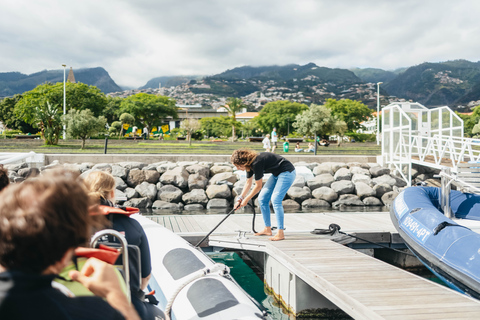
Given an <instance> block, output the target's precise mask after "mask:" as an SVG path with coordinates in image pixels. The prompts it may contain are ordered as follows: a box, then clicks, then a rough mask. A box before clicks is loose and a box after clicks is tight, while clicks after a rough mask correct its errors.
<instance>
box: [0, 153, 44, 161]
mask: <svg viewBox="0 0 480 320" xmlns="http://www.w3.org/2000/svg"><path fill="white" fill-rule="evenodd" d="M19 161H25V162H36V163H44V162H45V156H44V155H43V154H37V153H35V152H33V151H30V152H28V153H12V152H2V153H0V164H9V163H14V162H19Z"/></svg>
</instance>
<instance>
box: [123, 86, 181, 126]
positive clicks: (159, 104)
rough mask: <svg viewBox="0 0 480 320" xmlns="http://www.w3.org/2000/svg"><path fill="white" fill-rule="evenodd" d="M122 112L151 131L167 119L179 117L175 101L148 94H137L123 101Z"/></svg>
mask: <svg viewBox="0 0 480 320" xmlns="http://www.w3.org/2000/svg"><path fill="white" fill-rule="evenodd" d="M120 110H121V112H127V113H130V114H131V115H133V116H134V117H135V119H136V120H137V121H138V122H139V124H140V125H142V126H144V127H147V129H148V130H149V131H150V129H151V128H152V127H154V126H156V125H160V124H162V123H163V119H165V118H167V117H173V118H177V117H178V115H177V107H176V105H175V100H173V99H170V98H169V97H165V96H157V95H154V94H147V93H137V94H135V95H133V96H129V97H127V98H125V99H123V101H122V102H121V103H120Z"/></svg>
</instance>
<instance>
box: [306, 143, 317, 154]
mask: <svg viewBox="0 0 480 320" xmlns="http://www.w3.org/2000/svg"><path fill="white" fill-rule="evenodd" d="M305 152H315V147H314V146H313V143H311V142H309V143H308V149H307V150H305Z"/></svg>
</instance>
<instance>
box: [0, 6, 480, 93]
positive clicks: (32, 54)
mask: <svg viewBox="0 0 480 320" xmlns="http://www.w3.org/2000/svg"><path fill="white" fill-rule="evenodd" d="M478 9H480V3H477V2H474V1H468V0H459V1H455V2H452V1H446V0H425V1H421V2H420V1H416V0H399V1H374V0H363V1H351V0H337V1H328V0H318V1H315V0H298V1H273V0H264V1H253V0H244V1H240V0H230V1H221V0H217V1H215V0H202V1H196V0H188V1H183V0H176V1H165V0H163V1H158V0H140V1H133V0H123V1H122V0H102V1H93V0H84V1H77V2H71V1H70V2H66V1H60V0H44V1H41V2H38V1H33V0H13V1H12V0H4V1H3V3H2V10H1V11H0V28H1V30H2V32H1V33H0V50H1V52H2V59H1V60H0V72H8V71H20V72H24V73H32V72H37V71H40V70H44V69H60V68H61V65H62V64H63V63H66V64H67V65H68V66H72V67H73V68H74V69H79V68H84V67H98V66H101V67H104V68H105V69H106V70H107V71H108V72H109V73H110V75H111V76H112V78H113V79H114V80H115V81H116V82H117V83H118V84H120V85H130V86H141V85H143V84H145V83H146V82H147V81H148V80H149V79H151V78H153V77H157V76H162V75H180V74H184V75H185V74H189V75H191V74H205V75H207V74H214V73H218V72H222V71H224V70H226V69H231V68H234V67H238V66H242V65H257V66H258V65H272V64H278V65H282V64H289V63H299V64H303V63H308V62H314V63H316V64H318V65H321V66H326V67H342V68H348V67H357V66H359V67H377V68H384V69H395V68H398V67H403V66H410V65H415V64H419V63H422V62H424V61H445V60H450V59H459V58H465V59H469V60H473V61H476V60H479V58H478V57H479V52H480V50H479V47H478V45H477V44H476V37H475V36H476V35H477V34H478V33H479V27H478V23H477V20H478V18H477V15H476V13H477V12H478Z"/></svg>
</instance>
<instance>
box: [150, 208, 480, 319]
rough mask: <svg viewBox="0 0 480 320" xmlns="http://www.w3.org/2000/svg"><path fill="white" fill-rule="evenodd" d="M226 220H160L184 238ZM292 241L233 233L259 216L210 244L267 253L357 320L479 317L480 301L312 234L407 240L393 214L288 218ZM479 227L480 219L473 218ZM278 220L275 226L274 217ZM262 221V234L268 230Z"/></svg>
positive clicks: (231, 224) (228, 224)
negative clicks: (325, 231) (334, 227)
mask: <svg viewBox="0 0 480 320" xmlns="http://www.w3.org/2000/svg"><path fill="white" fill-rule="evenodd" d="M223 217H224V215H191V216H181V215H174V216H158V217H157V218H155V219H157V220H158V222H159V223H160V224H162V225H164V226H165V227H167V228H169V229H171V230H173V231H174V232H176V233H178V234H180V235H182V236H196V237H199V236H203V235H205V234H206V233H207V232H208V231H210V230H211V228H213V227H214V226H215V225H216V224H217V223H218V222H219V221H220V220H221V219H222V218H223ZM285 218H286V219H285V220H286V228H287V229H286V232H285V233H286V237H287V240H285V241H278V242H272V241H268V239H267V237H255V236H253V235H251V234H247V235H246V237H238V235H237V233H235V232H232V231H234V230H251V219H252V215H249V214H237V215H232V216H231V217H229V218H228V219H227V220H226V221H225V222H224V224H223V225H221V226H220V227H219V228H218V229H217V231H216V232H215V233H214V234H213V235H212V236H210V239H209V244H210V245H211V246H218V247H225V248H235V249H244V250H250V251H260V252H265V253H266V254H267V255H269V256H271V257H273V258H274V259H275V260H277V261H278V262H279V263H280V264H281V265H283V266H285V267H286V268H288V270H290V272H292V273H294V274H295V275H296V276H297V277H299V278H300V279H302V280H303V281H304V282H306V283H308V284H309V285H310V286H311V287H312V288H314V289H315V290H316V291H318V292H319V293H320V294H322V295H323V296H324V297H325V298H327V299H328V300H330V301H331V302H333V303H334V304H335V305H337V306H338V307H339V308H341V309H342V310H344V311H345V312H346V313H348V314H349V315H350V316H352V317H353V318H355V319H478V318H480V301H478V300H475V299H472V298H469V297H467V296H465V295H462V294H460V293H457V292H455V291H453V290H451V289H449V288H446V287H444V286H441V285H439V284H436V283H434V282H432V281H429V280H426V279H424V278H421V277H419V276H416V275H414V274H412V273H409V272H407V271H404V270H402V269H399V268H396V267H394V266H392V265H389V264H387V263H385V262H382V261H380V260H377V259H375V258H373V257H370V256H368V255H366V254H363V253H361V252H358V251H356V250H354V249H351V248H349V247H346V246H344V245H342V244H339V243H337V242H334V241H332V240H331V239H328V238H326V237H325V236H317V235H312V234H310V233H309V232H308V231H311V230H312V229H314V228H328V225H329V224H330V223H336V224H338V225H340V226H341V230H342V231H344V232H347V233H351V234H356V235H358V236H362V237H364V238H365V237H367V238H370V239H372V240H374V239H378V241H379V242H382V243H388V242H390V243H395V242H397V243H398V242H401V239H400V238H399V237H398V234H397V233H396V230H395V228H394V226H393V225H392V223H391V221H390V216H389V213H387V212H381V213H333V212H328V213H301V214H286V217H285ZM466 222H467V223H468V224H469V225H468V226H469V227H470V228H472V229H478V230H480V222H472V221H466ZM272 223H273V224H275V221H274V219H273V215H272ZM262 225H263V223H262V219H261V217H258V216H257V227H256V228H257V229H260V228H261V227H262Z"/></svg>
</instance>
